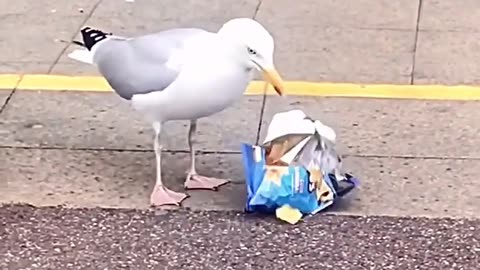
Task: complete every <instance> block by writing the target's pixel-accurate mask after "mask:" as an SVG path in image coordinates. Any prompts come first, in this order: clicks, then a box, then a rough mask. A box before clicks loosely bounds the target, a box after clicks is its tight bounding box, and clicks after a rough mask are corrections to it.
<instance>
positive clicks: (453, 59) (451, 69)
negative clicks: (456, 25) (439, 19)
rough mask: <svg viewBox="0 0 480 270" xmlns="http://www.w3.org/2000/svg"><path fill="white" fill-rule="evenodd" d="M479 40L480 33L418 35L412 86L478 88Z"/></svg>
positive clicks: (424, 33) (479, 69)
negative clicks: (468, 86) (462, 86)
mask: <svg viewBox="0 0 480 270" xmlns="http://www.w3.org/2000/svg"><path fill="white" fill-rule="evenodd" d="M479 38H480V33H464V32H420V33H419V37H418V45H417V54H416V64H415V83H416V84H425V83H427V84H448V85H456V84H469V85H470V84H473V85H478V84H479V83H480V80H479V77H478V74H479V73H480V67H479V65H478V63H479V61H480V44H479V43H478V39H479Z"/></svg>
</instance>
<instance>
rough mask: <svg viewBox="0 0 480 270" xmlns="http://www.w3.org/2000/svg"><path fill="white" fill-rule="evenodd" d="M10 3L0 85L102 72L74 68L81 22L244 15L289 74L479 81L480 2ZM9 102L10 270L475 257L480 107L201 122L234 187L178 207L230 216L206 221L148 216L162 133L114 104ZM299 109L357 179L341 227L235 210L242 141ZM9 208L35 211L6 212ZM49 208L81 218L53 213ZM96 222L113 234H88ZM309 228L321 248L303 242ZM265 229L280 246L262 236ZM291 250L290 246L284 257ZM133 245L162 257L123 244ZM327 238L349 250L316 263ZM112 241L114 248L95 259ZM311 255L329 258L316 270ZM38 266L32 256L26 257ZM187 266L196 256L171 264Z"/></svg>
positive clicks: (348, 107) (311, 103) (116, 26)
mask: <svg viewBox="0 0 480 270" xmlns="http://www.w3.org/2000/svg"><path fill="white" fill-rule="evenodd" d="M0 5H2V7H4V8H3V9H2V10H0V22H1V23H2V29H0V34H1V35H2V37H3V38H2V40H0V49H2V50H3V51H4V52H6V53H4V54H2V55H0V73H3V74H31V73H41V74H47V73H49V74H65V75H72V76H77V75H98V72H97V71H96V70H95V68H93V67H90V66H88V65H85V64H81V63H77V62H74V61H73V60H70V59H68V58H67V57H66V54H68V53H69V52H70V51H71V50H73V49H74V47H75V46H73V45H69V44H65V43H63V42H60V41H59V40H70V39H72V38H79V35H78V31H79V29H80V28H81V27H82V26H84V25H89V26H94V27H99V28H103V29H105V30H106V31H111V32H114V33H115V34H118V35H140V34H144V33H148V32H152V31H159V30H163V29H166V28H168V27H178V26H201V27H205V28H207V29H209V30H212V31H214V30H217V29H218V28H219V27H220V26H221V24H222V23H223V22H225V21H226V20H228V19H230V18H233V17H240V16H246V17H255V18H256V19H258V20H259V21H261V22H262V23H264V24H265V26H266V27H267V28H268V29H269V30H271V32H272V33H273V34H274V37H275V40H276V48H277V49H276V56H275V57H276V59H275V61H276V63H277V66H278V69H279V71H280V72H281V74H282V75H283V76H284V77H285V78H286V79H288V80H307V81H315V82H342V83H343V82H351V83H359V84H363V83H386V84H405V85H409V84H412V83H413V84H448V85H457V84H468V85H475V84H478V82H479V81H478V74H480V65H478V63H480V48H479V45H478V39H479V38H480V34H479V32H480V31H479V30H480V26H478V22H477V18H478V15H479V14H478V12H477V10H480V2H478V1H474V0H468V1H467V0H465V1H462V4H458V2H456V1H446V0H444V1H433V0H422V1H420V2H419V0H415V1H389V0H368V1H367V0H361V1H360V0H358V1H354V2H349V3H347V2H345V3H344V2H343V1H333V0H302V1H299V2H298V3H296V4H292V2H291V1H287V0H262V1H260V2H259V1H257V0H242V1H237V0H212V1H198V0H188V1H175V0H164V1H156V0H136V1H135V2H133V3H129V2H126V1H124V0H83V1H73V0H72V1H54V0H48V1H47V0H42V1H28V0H18V1H15V3H14V4H12V3H11V1H8V2H7V0H0ZM20 29H21V31H19V30H20ZM0 108H1V110H0V160H1V162H0V190H2V196H1V197H0V203H7V205H5V206H2V207H0V242H1V243H7V245H8V246H5V245H3V246H2V245H0V258H2V257H3V258H4V259H0V266H2V267H4V268H5V267H6V268H9V269H28V268H32V269H33V268H34V265H37V269H52V267H54V268H64V269H100V268H98V267H93V266H91V265H97V266H98V265H100V264H99V263H100V262H102V261H103V262H105V263H104V264H101V266H102V268H101V269H106V267H108V269H124V268H125V267H126V268H128V266H124V265H123V264H122V262H124V263H125V265H127V264H128V261H131V266H129V267H131V268H130V269H140V268H142V269H151V268H149V267H154V266H155V264H158V263H161V264H163V265H165V268H166V269H187V268H188V269H205V268H206V267H207V266H211V267H212V268H215V267H217V268H218V267H219V265H223V266H222V267H223V268H221V269H272V268H271V266H272V265H274V266H278V267H284V268H285V269H287V268H288V269H293V268H294V267H297V268H298V269H303V268H302V267H307V266H308V267H309V268H312V266H316V267H317V268H319V267H320V266H322V267H328V266H330V267H332V266H334V265H335V260H336V259H341V260H346V262H347V263H346V264H345V265H344V266H342V267H344V268H342V267H337V266H335V267H336V268H338V269H356V270H357V269H476V268H475V267H476V266H477V265H478V263H479V262H480V244H479V242H478V241H479V239H478V237H475V235H477V234H478V232H477V231H476V229H475V228H478V222H479V217H480V195H479V194H480V181H478V179H479V178H480V148H479V147H476V146H477V145H478V144H479V143H480V139H479V137H478V134H480V123H479V121H478V117H477V116H476V114H475V112H476V111H479V110H480V103H479V102H476V101H426V100H385V99H353V98H322V97H302V96H296V97H288V98H286V99H282V98H279V97H274V96H268V97H263V96H245V97H244V98H243V100H242V101H240V102H238V103H237V104H236V105H235V106H234V107H233V108H230V109H228V110H226V111H224V112H222V113H220V114H217V115H215V116H213V117H211V118H208V119H204V120H202V121H200V122H199V147H201V151H202V153H200V154H199V161H200V162H199V171H200V172H204V173H209V174H212V175H214V176H227V177H231V179H232V180H233V183H232V184H230V185H227V186H224V187H221V188H220V191H219V192H210V191H193V192H189V193H190V194H191V195H192V197H191V198H189V199H187V201H186V202H185V206H186V207H188V208H192V209H196V210H222V211H220V212H210V211H207V212H206V213H203V212H202V213H197V212H193V211H190V210H189V211H177V212H168V213H165V212H163V211H146V209H147V208H148V195H149V192H150V191H151V188H152V185H153V183H154V176H155V168H154V154H153V152H152V151H151V149H152V139H153V132H152V130H151V127H150V126H149V124H148V123H146V122H145V121H144V120H143V119H142V118H141V116H140V115H139V114H137V113H135V112H134V111H133V109H131V108H130V107H129V105H128V104H126V103H124V102H122V101H121V100H120V99H119V98H117V97H116V96H115V95H114V94H113V93H89V92H73V91H65V92H62V91H42V89H38V91H30V90H29V91H26V90H24V89H13V88H12V89H1V90H0ZM293 108H300V109H303V110H305V112H307V113H308V114H310V115H311V116H312V117H313V118H316V119H320V120H322V121H323V122H325V123H326V124H328V125H330V126H332V127H333V128H334V129H335V130H336V132H337V134H338V141H339V144H340V145H339V148H340V152H341V153H343V154H345V155H346V167H347V168H349V169H350V170H351V171H352V172H353V173H354V174H355V175H357V176H358V177H359V178H360V180H361V187H360V189H359V190H358V191H356V192H355V193H354V194H352V195H351V196H348V197H347V198H346V200H345V201H343V202H342V203H341V204H340V205H338V206H337V207H335V208H333V209H332V210H331V211H330V212H331V213H335V214H340V216H337V215H332V216H330V215H327V216H324V215H317V216H315V217H314V218H311V219H309V220H308V221H307V222H306V223H304V224H302V225H299V226H300V227H298V228H297V229H292V228H291V227H289V226H286V225H281V224H280V223H276V221H274V220H272V219H268V218H263V217H258V216H254V217H250V216H248V217H245V216H243V215H242V214H232V213H231V212H227V211H226V210H235V211H237V213H238V211H239V210H240V211H241V210H242V209H243V205H244V197H245V190H244V188H245V187H244V183H243V181H244V180H243V179H244V177H243V172H242V164H241V157H240V153H239V146H240V143H242V142H250V143H254V142H255V141H256V138H257V137H260V139H263V137H264V135H265V132H266V128H267V126H268V123H269V121H270V120H271V118H272V116H273V115H274V114H275V113H276V112H280V111H285V110H289V109H293ZM132 115H134V117H133V118H132V117H131V116H132ZM166 130H167V132H166V134H165V142H166V148H167V149H166V150H167V152H166V153H165V158H164V159H163V162H164V164H163V166H164V167H163V168H164V171H163V173H164V178H165V181H166V182H167V184H169V185H170V186H172V187H174V189H177V190H181V184H182V182H183V180H184V177H185V172H186V169H187V167H188V158H187V154H186V150H187V146H186V135H187V128H186V123H181V122H179V123H170V124H169V125H168V128H166ZM12 202H14V203H28V204H32V205H34V206H36V207H39V208H38V209H36V210H35V209H31V208H28V207H24V206H12V205H8V203H12ZM49 205H66V206H68V207H73V208H72V209H64V210H58V209H52V208H43V207H44V206H49ZM82 207H87V208H95V207H107V208H139V209H141V210H142V211H140V210H132V211H130V210H128V211H127V212H125V211H124V210H118V209H117V210H101V209H90V210H87V209H82ZM156 215H158V216H156ZM345 215H354V216H364V217H350V216H345ZM378 215H379V216H380V217H372V216H378ZM386 216H391V217H386ZM411 216H413V217H414V218H404V217H411ZM420 217H430V218H432V217H434V218H437V219H432V220H431V219H424V218H420ZM450 218H455V219H450ZM465 218H468V219H473V220H471V221H468V220H465ZM94 220H97V221H94ZM72 222H74V223H75V224H73V223H72ZM98 222H101V223H102V224H103V225H102V226H105V228H107V229H106V231H108V235H107V236H105V234H103V233H105V232H104V231H99V230H98V228H97V229H96V228H95V226H96V225H95V224H99V223H98ZM46 224H50V225H51V227H48V228H47V232H46V234H45V235H48V236H51V237H53V238H55V237H57V238H58V237H60V236H58V235H56V234H54V232H64V235H63V236H65V237H66V239H70V240H72V239H73V240H72V241H71V242H69V244H67V243H66V242H65V241H67V240H65V239H57V238H55V239H57V240H58V245H59V247H58V248H59V250H60V254H62V255H59V256H57V255H55V254H54V253H55V252H57V251H56V249H54V247H52V246H49V245H47V244H46V243H47V242H48V241H46V240H45V239H44V238H42V237H39V235H37V234H38V231H39V230H40V229H41V228H44V226H46ZM79 224H84V225H79ZM125 224H127V225H128V226H126V225H125ZM399 224H400V225H402V226H400V225H399ZM74 225H75V226H74ZM124 225H125V226H126V227H125V226H124ZM82 226H83V227H82ZM122 226H124V227H122ZM326 226H334V227H332V229H329V228H328V227H326ZM45 228H46V227H45ZM189 228H190V229H189ZM333 228H335V229H333ZM337 228H340V229H338V230H337ZM402 228H403V229H402ZM270 229H271V230H270ZM292 230H293V231H292ZM306 230H310V231H312V232H313V234H314V235H315V237H316V236H318V238H315V237H313V238H314V240H312V242H306V241H307V240H308V239H310V235H306V234H305V233H304V232H305V231H306ZM352 230H353V231H354V232H355V233H350V232H351V231H352ZM266 231H270V232H271V233H272V234H274V236H272V237H271V239H263V240H262V239H260V240H258V239H257V238H258V237H259V235H264V234H265V235H267V234H266ZM163 232H165V233H163ZM168 232H169V233H170V234H169V233H168ZM433 232H435V233H433ZM102 234H103V236H100V235H102ZM234 234H238V235H239V236H242V237H245V238H244V240H240V241H241V242H240V244H235V245H233V244H232V245H233V246H228V245H227V244H225V243H233V242H235V241H234V240H235V237H234V236H235V235H234ZM180 235H183V236H184V238H182V240H181V241H178V238H175V237H174V236H176V237H180ZM466 236H471V237H466ZM210 237H217V238H218V239H220V240H219V241H218V242H211V240H208V239H210ZM294 237H298V238H294ZM320 237H327V238H328V237H330V238H329V240H328V241H326V240H324V239H323V238H320ZM334 237H335V238H334ZM94 239H95V240H94ZM245 239H257V240H258V242H255V241H253V240H252V241H250V240H248V241H247V240H245ZM336 239H339V240H338V242H337V240H336ZM96 240H97V241H96ZM197 240H198V241H197ZM177 241H178V242H177ZM288 241H292V243H293V244H292V245H293V246H294V248H292V247H287V246H280V245H279V243H284V242H285V243H286V242H288ZM303 241H305V242H303ZM136 242H138V243H140V244H142V245H144V246H145V247H147V249H148V248H149V247H152V248H151V249H149V250H146V249H144V248H142V247H140V246H141V245H140V244H139V246H127V245H126V243H129V244H130V243H136ZM200 242H202V243H204V244H201V243H200ZM253 242H255V243H257V244H258V245H257V244H252V243H253ZM16 243H20V244H19V245H20V246H18V247H17V246H15V245H16ZM72 243H73V246H72V245H71V244H72ZM88 243H90V244H88ZM322 244H323V245H326V246H329V247H330V246H338V247H340V248H341V250H340V251H338V252H337V251H335V250H325V251H321V252H320V250H319V246H320V245H322ZM66 245H70V246H66ZM111 245H118V248H115V249H114V250H113V249H112V250H113V251H111V252H110V251H109V252H107V253H105V254H100V253H98V252H95V251H98V250H105V247H107V246H108V247H109V246H111ZM132 245H133V244H132ZM309 245H310V246H309ZM312 245H313V246H312ZM153 247H154V248H153ZM229 247H230V248H229ZM436 248H438V249H436ZM245 249H246V250H245ZM122 250H123V251H122ZM125 250H126V251H125ZM191 250H196V251H195V252H190V251H191ZM311 250H315V251H317V250H318V251H319V253H317V252H315V253H311ZM372 250H373V251H375V253H373V252H371V251H372ZM452 250H454V251H452ZM207 251H209V252H210V253H213V252H216V251H218V253H219V254H220V253H221V254H223V255H225V256H227V255H228V256H230V255H232V254H235V255H232V256H233V257H232V258H231V259H230V260H227V261H224V260H222V258H221V257H215V256H213V254H210V255H208V256H207V258H205V257H203V258H202V257H201V256H199V255H198V256H197V253H198V252H207ZM369 251H370V253H369ZM162 252H164V253H162ZM196 252H197V253H196ZM258 252H259V254H258V255H255V254H257V253H258ZM302 252H306V253H302ZM160 253H162V254H163V255H158V254H160ZM26 254H27V255H28V256H27V255H26ZM32 254H33V255H32ZM75 254H77V255H78V256H80V257H78V258H79V259H78V261H75V259H74V257H75V256H76V255H75ZM92 254H95V255H92ZM318 254H322V256H323V257H322V258H325V260H322V262H320V261H308V260H310V259H311V258H312V257H315V256H317V255H318ZM352 254H353V255H352ZM365 254H366V255H365ZM37 255H38V258H39V259H38V260H39V261H37V262H33V261H32V259H31V258H34V257H35V256H37ZM54 255H55V256H54ZM74 255H75V256H74ZM127 255H128V256H130V257H128V256H127ZM187 255H188V256H187ZM125 256H127V257H128V258H127V257H125ZM132 256H133V257H135V256H138V258H141V260H131V257H132ZM225 256H224V257H225ZM228 256H227V257H228ZM235 256H238V257H235ZM167 257H168V258H167ZM177 257H183V258H186V259H185V260H187V261H175V259H172V258H177ZM5 258H8V259H5ZM225 258H226V257H225ZM268 258H272V259H268ZM279 258H284V259H279ZM452 258H453V259H452ZM167 259H168V260H170V265H172V266H171V268H168V267H167V266H166V265H169V263H166V262H165V260H167ZM108 260H111V261H110V264H109V263H107V262H106V261H108ZM202 260H203V261H202ZM193 261H198V262H197V264H195V263H193ZM367 261H371V263H369V262H367ZM190 262H192V263H190ZM89 267H90V268H89ZM92 267H93V268H92ZM122 267H123V268H122ZM157 267H158V265H157ZM228 267H230V268H228ZM395 267H397V268H395ZM415 267H416V268H415ZM422 267H423V268H422ZM314 268H315V267H314Z"/></svg>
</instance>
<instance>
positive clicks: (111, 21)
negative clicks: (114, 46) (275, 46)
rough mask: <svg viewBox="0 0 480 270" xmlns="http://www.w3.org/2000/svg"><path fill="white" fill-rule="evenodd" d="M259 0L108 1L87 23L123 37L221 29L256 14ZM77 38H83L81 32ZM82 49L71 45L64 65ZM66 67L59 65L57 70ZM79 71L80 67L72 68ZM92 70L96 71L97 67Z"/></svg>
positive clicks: (102, 4)
mask: <svg viewBox="0 0 480 270" xmlns="http://www.w3.org/2000/svg"><path fill="white" fill-rule="evenodd" d="M257 4H258V1H257V0H242V1H235V0H228V1H222V0H215V1H195V0H188V1H183V2H182V3H181V4H180V3H179V2H178V1H175V0H167V1H155V0H142V1H136V2H135V3H129V2H126V1H118V0H104V1H102V2H101V4H100V5H99V6H98V8H97V9H96V10H95V12H94V13H93V14H92V17H91V18H90V19H89V20H88V21H87V22H86V23H85V26H87V25H88V26H90V27H95V28H99V29H103V30H104V31H106V32H113V33H115V34H116V35H119V36H138V35H142V34H147V33H152V32H156V31H162V30H166V29H168V28H173V27H201V28H205V29H207V30H210V31H217V30H218V29H219V28H220V27H221V26H222V24H223V23H225V22H226V21H227V20H229V19H232V18H235V17H250V18H251V17H253V15H254V13H255V9H256V6H257ZM76 39H77V40H81V36H80V34H79V33H78V34H77V36H76ZM75 48H78V46H77V45H72V46H70V47H69V48H68V49H67V50H66V53H65V54H64V55H63V56H62V57H61V58H60V61H59V63H60V64H64V63H66V64H76V62H75V61H74V60H71V59H69V58H68V57H67V54H68V53H69V52H71V51H73V50H74V49H75ZM62 67H64V68H68V67H66V66H61V65H60V66H59V67H55V70H56V71H61V68H62ZM72 71H76V70H72ZM89 72H92V73H93V70H90V71H89Z"/></svg>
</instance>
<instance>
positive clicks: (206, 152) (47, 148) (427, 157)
mask: <svg viewBox="0 0 480 270" xmlns="http://www.w3.org/2000/svg"><path fill="white" fill-rule="evenodd" d="M0 149H12V150H15V149H21V150H44V151H55V150H64V151H78V152H81V151H98V152H120V153H121V152H126V153H150V152H153V149H133V148H126V149H125V148H124V149H121V148H105V147H62V146H12V145H0ZM162 152H163V153H172V154H188V153H190V151H188V150H170V149H167V150H163V151H162ZM196 153H197V154H199V155H212V154H219V155H239V154H241V152H240V151H232V150H197V151H196ZM342 157H352V158H379V159H420V160H471V161H476V160H478V161H480V156H435V155H385V154H343V155H342Z"/></svg>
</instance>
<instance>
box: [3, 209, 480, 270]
mask: <svg viewBox="0 0 480 270" xmlns="http://www.w3.org/2000/svg"><path fill="white" fill-rule="evenodd" d="M0 224H1V227H0V269H9V270H14V269H95V270H97V269H142V270H143V269H355V270H358V269H382V270H383V269H402V270H404V269H435V270H436V269H479V268H478V265H479V264H480V226H479V225H480V220H458V219H457V220H454V219H427V218H396V217H354V216H335V215H326V214H323V215H316V216H314V217H310V218H307V219H306V220H305V221H304V222H302V223H300V224H297V225H294V226H292V225H288V224H284V223H281V222H279V221H277V220H275V219H273V218H270V217H261V216H258V215H245V214H243V213H229V212H193V211H188V210H171V211H165V210H156V211H153V210H151V211H137V210H118V209H115V210H113V209H68V208H60V207H58V208H57V207H56V208H54V207H51V208H35V207H31V206H27V205H4V206H2V207H1V208H0Z"/></svg>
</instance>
